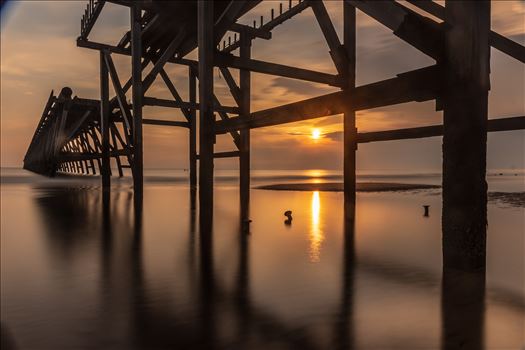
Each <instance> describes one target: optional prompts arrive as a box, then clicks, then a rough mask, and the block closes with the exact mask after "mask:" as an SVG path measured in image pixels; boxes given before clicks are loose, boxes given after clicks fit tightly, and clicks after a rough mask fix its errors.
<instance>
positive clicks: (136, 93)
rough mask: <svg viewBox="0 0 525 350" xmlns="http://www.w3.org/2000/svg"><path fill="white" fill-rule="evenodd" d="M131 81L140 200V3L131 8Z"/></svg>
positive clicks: (136, 188) (139, 195)
mask: <svg viewBox="0 0 525 350" xmlns="http://www.w3.org/2000/svg"><path fill="white" fill-rule="evenodd" d="M130 12H131V80H132V104H133V189H134V192H135V198H136V199H138V200H142V193H143V186H144V183H143V182H144V180H143V171H144V169H143V166H144V165H143V154H142V152H143V146H142V97H143V90H142V64H141V60H142V38H141V35H142V26H141V7H140V3H138V2H134V3H133V5H132V6H131V10H130Z"/></svg>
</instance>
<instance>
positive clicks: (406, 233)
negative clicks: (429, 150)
mask: <svg viewBox="0 0 525 350" xmlns="http://www.w3.org/2000/svg"><path fill="white" fill-rule="evenodd" d="M173 174H174V173H168V172H153V173H152V174H150V177H149V180H148V181H147V182H146V185H145V191H144V205H143V208H144V209H143V215H142V217H137V216H135V214H134V211H133V197H132V191H131V188H130V182H129V181H128V180H123V181H114V187H113V189H112V191H111V195H110V200H109V202H107V201H106V202H105V204H106V205H104V201H103V198H102V195H101V191H100V189H99V187H98V181H99V180H98V179H92V180H83V179H58V180H47V179H42V178H40V177H36V176H33V175H27V176H25V177H24V178H21V177H20V176H19V175H22V173H20V171H13V172H12V173H9V172H7V173H6V172H3V179H2V180H3V182H2V189H1V190H2V191H1V200H2V201H1V205H2V206H1V282H2V283H1V305H2V307H1V322H2V331H3V332H5V333H7V334H9V336H10V337H11V338H12V339H13V340H14V342H15V343H16V345H17V346H18V347H19V348H20V349H71V348H75V349H76V348H97V349H98V348H107V349H118V348H122V349H129V348H148V349H153V348H178V349H195V348H205V347H214V348H220V349H223V348H226V349H289V348H295V349H310V348H312V349H335V348H356V349H392V348H396V349H435V348H441V347H449V346H450V344H455V343H456V341H457V340H458V339H466V340H464V341H466V343H464V344H463V345H464V348H481V347H483V346H484V347H486V348H489V349H503V348H504V349H520V348H522V346H523V345H524V344H525V341H524V339H525V337H524V334H525V288H524V261H523V256H524V254H523V253H524V249H525V240H524V232H525V220H524V217H525V210H524V208H516V207H511V206H508V205H501V204H498V203H491V204H489V211H488V219H489V226H488V255H487V273H486V277H484V276H481V277H480V276H477V275H476V276H459V277H457V276H452V275H445V276H444V277H443V276H442V271H441V232H440V212H441V203H440V202H441V196H440V191H439V190H425V191H411V192H401V193H358V200H357V209H356V211H357V213H356V217H357V220H356V224H355V229H353V230H352V228H348V227H347V228H345V227H344V225H343V220H342V219H343V211H342V207H343V205H342V199H343V198H342V193H332V192H287V191H282V192H281V191H279V192H274V191H265V190H255V189H254V190H252V199H251V215H250V217H251V219H252V220H253V221H252V223H251V226H250V234H249V235H245V234H243V233H242V232H241V231H240V229H239V225H238V221H239V218H238V211H239V210H238V191H237V189H236V184H235V181H234V180H233V179H234V176H233V175H232V174H231V173H228V172H224V174H223V176H224V177H225V178H224V179H221V178H219V179H218V185H217V187H216V191H215V218H214V220H215V222H214V232H213V242H212V243H211V244H207V242H205V241H203V240H200V239H199V234H198V230H197V227H196V225H197V224H196V223H195V220H194V219H195V214H192V212H191V210H190V195H189V190H188V187H187V186H186V184H185V183H184V182H183V181H179V180H173V178H177V177H180V178H183V177H184V174H183V173H182V174H181V172H179V173H177V174H175V175H173ZM327 176H330V177H326V178H325V177H323V176H322V174H321V175H319V174H318V175H315V174H314V175H312V173H304V172H302V173H299V172H298V173H296V174H292V176H287V175H286V173H276V172H271V173H262V175H260V176H259V177H258V178H256V179H255V181H254V182H255V183H256V184H260V183H265V182H287V181H288V182H298V180H299V181H334V180H333V177H337V176H340V175H339V174H337V173H331V174H330V173H329V174H327ZM369 177H371V178H374V176H369ZM391 177H392V179H396V180H391V181H397V182H405V183H439V182H440V180H439V176H437V175H425V176H419V177H417V179H414V178H411V177H406V176H405V177H403V176H401V175H395V176H394V175H391ZM158 178H162V181H155V179H157V180H158ZM276 178H278V179H279V180H278V181H276ZM363 178H365V177H363ZM376 178H377V177H376ZM14 179H18V180H16V181H15V180H14ZM170 179H171V180H170ZM366 180H367V181H368V179H366ZM377 181H380V182H386V181H390V178H385V177H379V179H378V180H377ZM489 185H490V189H491V190H494V191H524V190H525V189H524V185H523V176H522V175H518V176H515V175H514V174H505V175H503V176H499V175H498V176H495V177H489ZM423 204H429V205H430V217H428V218H426V217H423V215H422V214H423V210H422V207H421V206H422V205H423ZM285 210H292V211H293V217H294V219H293V222H292V225H285V224H284V222H283V221H284V216H283V212H284V211H285ZM197 221H198V220H197ZM442 282H443V283H442ZM484 284H486V289H483V288H482V287H483V285H484ZM480 286H481V288H480ZM463 295H467V296H468V297H467V298H466V299H464V298H462V296H463ZM464 300H468V301H469V302H468V303H465V302H464ZM2 335H4V333H3V334H2ZM462 341H463V340H462Z"/></svg>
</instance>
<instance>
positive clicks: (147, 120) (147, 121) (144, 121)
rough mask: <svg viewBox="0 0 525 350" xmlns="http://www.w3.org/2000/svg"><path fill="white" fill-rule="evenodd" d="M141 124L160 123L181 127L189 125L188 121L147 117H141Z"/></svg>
mask: <svg viewBox="0 0 525 350" xmlns="http://www.w3.org/2000/svg"><path fill="white" fill-rule="evenodd" d="M142 124H148V125H162V126H180V127H183V128H189V127H190V123H188V122H181V121H174V120H161V119H149V118H143V119H142Z"/></svg>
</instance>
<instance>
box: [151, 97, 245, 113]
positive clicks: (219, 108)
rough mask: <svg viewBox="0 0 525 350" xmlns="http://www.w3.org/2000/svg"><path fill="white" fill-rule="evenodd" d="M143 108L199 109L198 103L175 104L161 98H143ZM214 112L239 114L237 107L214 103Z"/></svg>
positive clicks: (175, 102)
mask: <svg viewBox="0 0 525 350" xmlns="http://www.w3.org/2000/svg"><path fill="white" fill-rule="evenodd" d="M143 104H144V106H159V107H170V108H181V109H186V110H188V109H200V105H199V104H198V103H190V102H177V101H173V100H166V99H162V98H155V97H148V96H144V99H143ZM213 109H214V111H216V112H223V113H232V114H239V107H231V106H223V105H221V104H219V103H217V102H216V103H215V104H214V106H213Z"/></svg>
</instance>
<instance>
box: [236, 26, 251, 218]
mask: <svg viewBox="0 0 525 350" xmlns="http://www.w3.org/2000/svg"><path fill="white" fill-rule="evenodd" d="M240 39H241V46H240V53H239V54H240V57H241V58H242V59H250V58H251V45H252V40H251V37H250V36H249V35H247V34H246V33H244V32H243V33H241V38H240ZM239 85H240V92H241V101H240V102H241V104H240V106H239V107H240V109H241V115H240V117H242V118H250V94H251V91H250V85H251V78H250V71H249V70H246V69H241V70H240V71H239ZM239 150H240V156H239V170H240V174H239V175H240V176H239V177H240V202H241V222H242V223H243V225H244V224H245V223H247V221H248V219H249V206H250V129H244V130H241V131H240V142H239Z"/></svg>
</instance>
